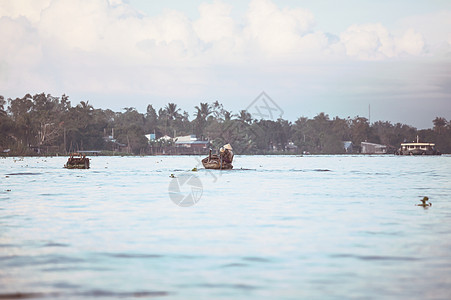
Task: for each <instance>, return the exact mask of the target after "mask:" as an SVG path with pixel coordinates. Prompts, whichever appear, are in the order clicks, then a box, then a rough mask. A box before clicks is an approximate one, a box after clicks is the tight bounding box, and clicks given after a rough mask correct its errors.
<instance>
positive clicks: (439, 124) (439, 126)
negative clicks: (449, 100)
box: [432, 117, 447, 134]
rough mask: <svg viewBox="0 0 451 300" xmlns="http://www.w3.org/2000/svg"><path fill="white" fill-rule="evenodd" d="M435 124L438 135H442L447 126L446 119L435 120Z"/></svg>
mask: <svg viewBox="0 0 451 300" xmlns="http://www.w3.org/2000/svg"><path fill="white" fill-rule="evenodd" d="M432 122H433V123H434V130H435V131H437V132H438V134H441V133H442V129H443V128H445V126H446V123H447V121H446V119H445V118H439V117H437V118H435V119H434V120H433V121H432Z"/></svg>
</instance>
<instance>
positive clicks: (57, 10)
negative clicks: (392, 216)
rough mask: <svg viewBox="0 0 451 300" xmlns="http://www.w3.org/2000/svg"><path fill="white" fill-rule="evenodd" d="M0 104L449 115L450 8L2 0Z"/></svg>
mask: <svg viewBox="0 0 451 300" xmlns="http://www.w3.org/2000/svg"><path fill="white" fill-rule="evenodd" d="M0 40H1V41H2V43H1V44H2V45H1V46H0V95H3V96H5V97H6V98H16V97H23V96H24V95H25V94H26V93H31V94H35V93H40V92H45V93H50V94H52V95H53V96H61V95H62V94H67V95H69V96H70V100H71V101H72V103H73V104H74V105H75V104H77V103H78V102H79V101H81V100H83V101H89V103H91V104H93V105H94V106H95V107H99V108H111V109H113V110H115V111H119V110H121V109H122V108H123V107H136V108H137V109H138V110H139V111H141V112H144V111H145V109H146V107H147V104H153V106H154V107H155V108H157V109H158V108H160V107H163V106H164V105H166V104H167V103H168V102H175V103H177V104H178V105H179V107H181V108H182V109H183V110H186V111H188V112H189V113H190V115H191V116H192V115H193V113H194V106H195V105H199V103H200V102H213V101H216V100H218V101H220V102H221V103H223V104H224V106H225V108H226V109H229V110H232V111H233V112H235V113H236V112H238V111H239V110H241V109H245V108H246V107H247V106H248V105H249V104H250V103H252V101H253V100H254V99H255V98H256V97H257V96H258V95H259V94H260V93H261V92H262V91H265V92H266V93H267V94H268V95H269V96H270V97H271V98H272V99H273V100H274V102H276V103H277V105H278V106H279V107H280V108H281V109H282V110H283V112H284V114H283V118H285V119H288V120H290V121H295V120H296V119H297V118H298V117H300V116H306V117H313V116H315V115H316V114H318V113H320V112H325V113H327V114H329V116H330V117H331V118H333V117H335V116H339V117H342V118H344V117H348V116H350V117H354V116H357V115H359V116H364V117H368V106H369V105H371V121H372V122H373V121H377V120H383V121H391V122H392V123H396V122H401V123H406V124H410V125H413V126H415V127H417V128H419V129H421V128H430V127H432V120H433V119H434V118H435V117H437V116H440V117H444V118H446V119H447V120H450V119H451V1H445V0H443V1H441V0H435V1H434V0H427V1H426V0H425V1H412V0H380V1H369V0H368V1H366V0H347V1H346V0H344V1H334V0H326V1H325V0H322V1H313V0H312V1H307V0H304V1H303V0H250V1H238V0H233V1H208V0H206V1H202V0H194V1H181V0H180V1H175V0H166V1H147V0H129V1H121V0H109V1H108V0H0Z"/></svg>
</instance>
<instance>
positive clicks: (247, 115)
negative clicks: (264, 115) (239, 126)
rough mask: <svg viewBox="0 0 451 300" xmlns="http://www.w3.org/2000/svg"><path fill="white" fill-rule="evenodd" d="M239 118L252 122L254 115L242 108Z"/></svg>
mask: <svg viewBox="0 0 451 300" xmlns="http://www.w3.org/2000/svg"><path fill="white" fill-rule="evenodd" d="M238 120H240V121H241V122H244V123H249V124H250V123H251V121H252V115H251V114H250V113H248V112H247V110H240V114H239V115H238Z"/></svg>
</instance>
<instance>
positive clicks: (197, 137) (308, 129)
mask: <svg viewBox="0 0 451 300" xmlns="http://www.w3.org/2000/svg"><path fill="white" fill-rule="evenodd" d="M299 114H300V115H301V116H300V117H299V118H298V119H297V120H296V121H294V122H291V121H288V120H285V119H282V118H279V119H277V120H266V119H254V118H253V116H252V115H251V114H250V113H249V112H248V111H246V110H241V111H238V112H232V111H228V110H227V109H226V108H225V107H224V106H223V104H221V103H220V102H218V101H215V102H213V103H207V102H200V103H199V105H198V106H195V114H194V115H193V116H190V115H189V114H188V113H187V112H186V111H182V110H181V109H180V108H179V107H178V106H177V104H175V103H168V104H167V105H166V106H165V107H162V108H158V109H156V108H154V107H153V106H152V104H149V105H148V106H147V110H146V112H145V113H140V112H138V111H137V110H136V109H135V108H132V107H128V108H124V109H123V111H121V112H114V111H112V110H109V109H106V110H103V109H96V108H94V107H93V106H92V105H91V104H89V102H88V101H86V102H85V101H80V102H79V103H78V104H76V105H75V106H73V105H72V104H71V101H70V100H69V96H66V95H62V96H61V97H54V96H52V95H49V94H44V93H42V94H36V95H34V96H32V95H30V94H27V95H25V96H24V97H22V98H15V99H5V98H4V97H3V96H0V155H2V156H12V155H65V154H67V153H71V152H85V153H92V154H98V155H116V154H117V155H192V154H195V155H204V154H206V153H208V151H209V149H213V151H216V150H217V149H219V147H220V146H222V145H224V144H227V143H230V144H232V145H233V148H234V152H235V153H236V154H393V153H397V152H399V151H400V150H402V149H401V148H402V145H403V144H405V143H412V142H422V143H423V144H424V145H423V144H422V145H421V147H426V148H424V149H423V150H424V151H426V150H428V149H429V148H428V147H429V145H433V147H434V149H437V151H440V152H441V153H451V122H450V121H448V120H446V119H445V118H443V117H437V118H435V119H434V120H431V128H430V129H425V130H417V129H416V128H414V127H412V126H409V125H406V124H401V123H396V124H392V123H391V122H388V121H377V122H374V123H371V124H370V123H369V121H368V119H367V118H365V117H360V116H356V117H353V118H350V117H348V118H339V117H333V118H331V117H330V116H329V115H328V114H326V113H324V112H321V113H319V114H317V115H316V116H315V117H313V118H307V117H303V116H302V112H301V111H300V112H299ZM405 147H408V146H405ZM409 147H410V146H409ZM431 147H432V146H431ZM404 150H405V151H410V150H412V149H410V150H409V149H407V148H405V149H404ZM420 150H421V149H420ZM428 151H429V150H428Z"/></svg>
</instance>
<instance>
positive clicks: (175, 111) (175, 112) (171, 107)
mask: <svg viewBox="0 0 451 300" xmlns="http://www.w3.org/2000/svg"><path fill="white" fill-rule="evenodd" d="M164 110H165V112H166V114H167V116H168V118H169V120H175V119H177V118H179V117H180V114H179V111H180V108H177V104H175V103H168V105H166V107H165V108H164Z"/></svg>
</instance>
